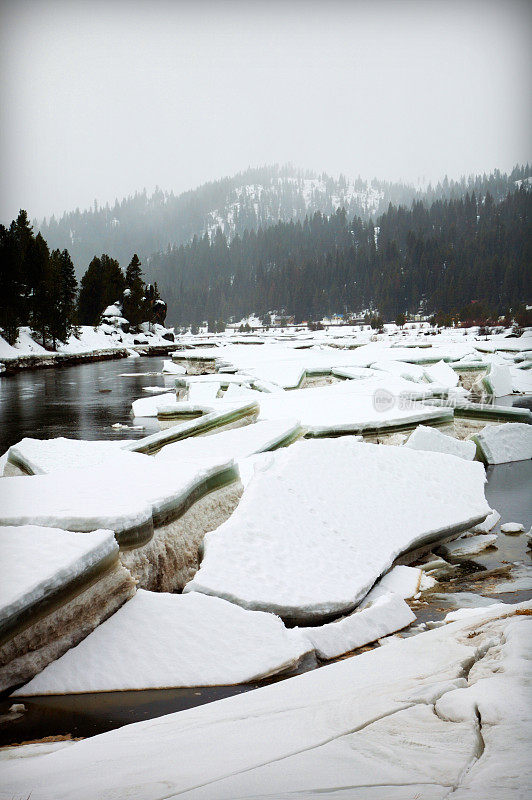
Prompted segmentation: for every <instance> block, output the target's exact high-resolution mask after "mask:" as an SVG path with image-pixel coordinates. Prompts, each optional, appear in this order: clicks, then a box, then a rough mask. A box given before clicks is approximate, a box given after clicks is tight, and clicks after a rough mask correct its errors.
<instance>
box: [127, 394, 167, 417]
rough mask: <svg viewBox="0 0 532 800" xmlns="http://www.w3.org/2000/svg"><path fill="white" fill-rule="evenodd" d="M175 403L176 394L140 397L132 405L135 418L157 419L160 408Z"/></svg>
mask: <svg viewBox="0 0 532 800" xmlns="http://www.w3.org/2000/svg"><path fill="white" fill-rule="evenodd" d="M168 403H175V392H166V393H164V394H154V395H153V396H150V397H139V399H138V400H133V403H132V404H131V408H132V413H133V416H134V417H156V416H157V410H158V408H159V406H164V405H168Z"/></svg>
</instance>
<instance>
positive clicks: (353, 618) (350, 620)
mask: <svg viewBox="0 0 532 800" xmlns="http://www.w3.org/2000/svg"><path fill="white" fill-rule="evenodd" d="M415 618H416V616H415V614H414V613H413V612H412V610H411V609H410V607H409V606H408V605H407V603H405V601H404V600H403V599H402V598H401V597H399V596H398V595H397V594H393V593H391V592H390V593H387V594H384V595H383V596H382V597H378V598H377V599H376V600H375V602H374V603H373V604H372V605H371V606H369V607H368V608H364V609H363V610H362V611H355V612H354V613H353V614H350V615H349V616H347V617H343V619H340V620H338V621H337V622H329V623H327V624H325V625H320V626H318V627H315V628H294V629H293V631H294V632H297V634H298V635H301V636H304V637H305V638H306V639H308V641H309V642H310V644H311V645H312V647H313V649H314V650H315V651H316V654H317V655H318V656H319V657H320V658H323V659H330V658H335V657H336V656H339V655H342V654H343V653H348V652H349V651H350V650H354V649H355V648H357V647H363V645H365V644H369V643H370V642H376V641H377V639H380V638H381V637H382V636H387V635H388V634H390V633H395V631H398V630H400V629H401V628H405V627H406V626H407V625H410V623H411V622H413V621H414V620H415Z"/></svg>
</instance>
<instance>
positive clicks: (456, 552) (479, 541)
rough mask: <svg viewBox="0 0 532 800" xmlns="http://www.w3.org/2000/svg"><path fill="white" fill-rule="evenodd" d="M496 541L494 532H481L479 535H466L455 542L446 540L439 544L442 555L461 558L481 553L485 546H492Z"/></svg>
mask: <svg viewBox="0 0 532 800" xmlns="http://www.w3.org/2000/svg"><path fill="white" fill-rule="evenodd" d="M496 541H497V534H496V533H488V534H481V535H480V536H468V537H467V538H465V539H458V540H457V541H455V542H448V543H447V544H443V545H442V546H441V550H442V551H443V554H444V556H452V557H454V558H462V557H468V556H474V555H476V554H477V553H481V552H482V551H483V550H485V549H486V547H492V546H493V545H494V544H495V542H496Z"/></svg>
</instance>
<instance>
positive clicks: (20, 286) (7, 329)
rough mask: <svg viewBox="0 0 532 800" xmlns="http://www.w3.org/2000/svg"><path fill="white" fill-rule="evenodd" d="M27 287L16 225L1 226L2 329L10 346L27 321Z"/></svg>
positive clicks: (0, 320) (0, 300) (0, 315)
mask: <svg viewBox="0 0 532 800" xmlns="http://www.w3.org/2000/svg"><path fill="white" fill-rule="evenodd" d="M24 312H25V285H24V281H23V272H22V260H21V254H20V251H19V248H18V246H17V240H16V236H15V232H14V223H12V224H11V227H10V228H9V229H8V228H5V227H4V226H3V225H0V328H1V329H2V335H3V336H4V338H5V339H6V341H7V342H8V344H14V343H15V342H16V340H17V336H18V329H19V327H20V325H23V324H24V321H25V313H24Z"/></svg>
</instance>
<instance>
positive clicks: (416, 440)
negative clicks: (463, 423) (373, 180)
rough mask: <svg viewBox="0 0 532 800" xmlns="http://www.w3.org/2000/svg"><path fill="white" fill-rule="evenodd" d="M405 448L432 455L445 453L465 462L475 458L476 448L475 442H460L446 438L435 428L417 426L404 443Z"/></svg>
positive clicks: (446, 436) (450, 437)
mask: <svg viewBox="0 0 532 800" xmlns="http://www.w3.org/2000/svg"><path fill="white" fill-rule="evenodd" d="M405 446H406V447H412V448H413V449H414V450H428V451H430V452H433V453H447V454H448V455H451V456H458V458H464V459H466V460H467V461H472V460H473V459H474V458H475V455H476V452H477V447H476V444H475V442H471V441H460V440H459V439H455V438H454V437H453V436H448V435H447V434H445V433H442V432H441V431H439V430H436V429H435V428H430V427H428V426H427V425H418V427H417V428H416V429H415V431H413V433H412V434H411V435H410V437H409V439H408V441H407V442H406V445H405Z"/></svg>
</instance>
